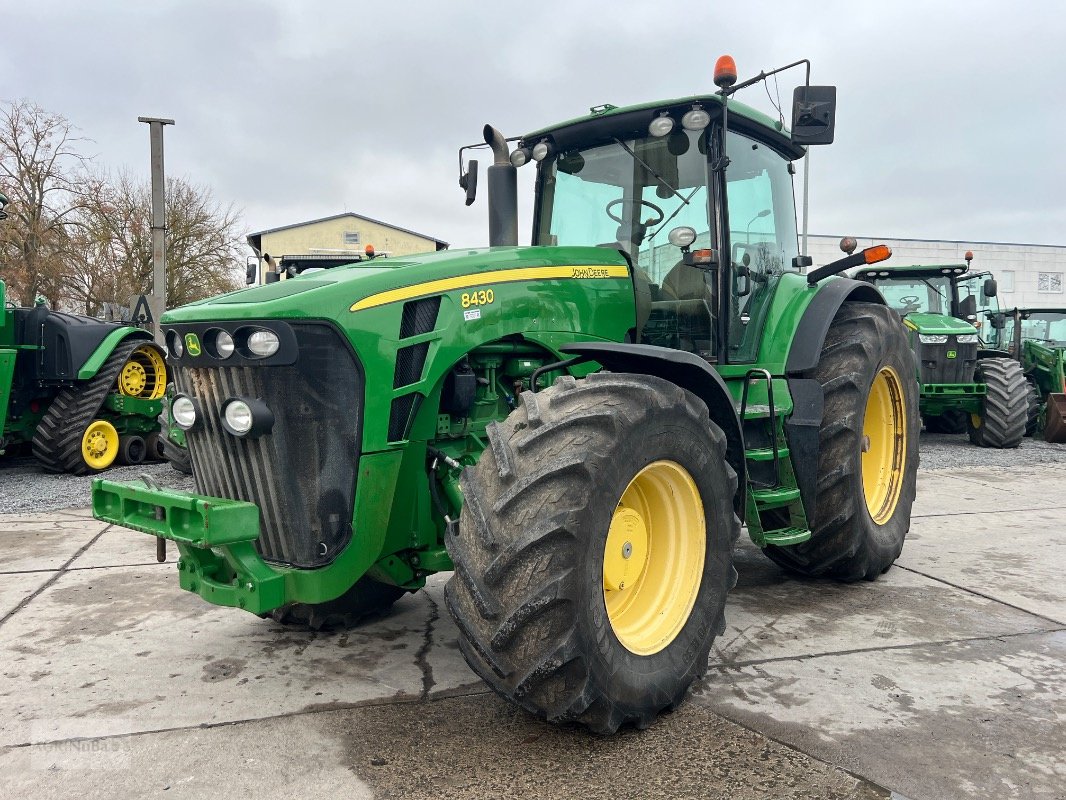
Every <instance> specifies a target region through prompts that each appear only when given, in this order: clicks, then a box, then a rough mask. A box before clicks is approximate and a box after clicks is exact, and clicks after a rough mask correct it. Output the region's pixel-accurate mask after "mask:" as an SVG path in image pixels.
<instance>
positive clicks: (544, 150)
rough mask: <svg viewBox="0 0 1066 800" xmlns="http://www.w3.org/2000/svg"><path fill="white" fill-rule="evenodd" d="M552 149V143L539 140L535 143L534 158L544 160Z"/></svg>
mask: <svg viewBox="0 0 1066 800" xmlns="http://www.w3.org/2000/svg"><path fill="white" fill-rule="evenodd" d="M551 151H552V148H551V145H550V144H548V143H547V142H537V143H536V144H535V145H533V160H534V161H543V160H544V159H546V158H547V157H548V155H549V154H550V153H551Z"/></svg>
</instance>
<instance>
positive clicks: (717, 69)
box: [714, 56, 737, 89]
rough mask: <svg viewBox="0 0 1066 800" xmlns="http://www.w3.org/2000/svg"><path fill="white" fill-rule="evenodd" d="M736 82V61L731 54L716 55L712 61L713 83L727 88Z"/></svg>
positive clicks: (721, 87)
mask: <svg viewBox="0 0 1066 800" xmlns="http://www.w3.org/2000/svg"><path fill="white" fill-rule="evenodd" d="M736 82H737V63H736V62H735V61H734V60H733V56H718V60H717V61H715V62H714V85H715V86H717V87H719V88H720V89H728V88H729V87H730V86H732V85H733V84H734V83H736Z"/></svg>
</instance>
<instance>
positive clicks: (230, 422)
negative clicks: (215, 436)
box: [223, 400, 252, 436]
mask: <svg viewBox="0 0 1066 800" xmlns="http://www.w3.org/2000/svg"><path fill="white" fill-rule="evenodd" d="M223 416H224V417H225V420H226V427H227V428H229V430H230V433H235V434H237V435H238V436H244V434H246V433H248V431H250V430H251V429H252V409H251V408H249V407H248V404H247V403H246V402H244V401H243V400H230V401H229V402H228V403H226V409H225V411H224V412H223Z"/></svg>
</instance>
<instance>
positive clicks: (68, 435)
mask: <svg viewBox="0 0 1066 800" xmlns="http://www.w3.org/2000/svg"><path fill="white" fill-rule="evenodd" d="M144 343H145V341H144V340H143V339H126V340H125V341H122V342H120V343H119V344H118V346H116V347H115V349H114V350H113V351H111V355H109V356H108V357H107V358H106V359H105V360H104V363H103V364H102V365H101V366H100V369H99V370H97V372H96V375H94V376H93V377H92V378H90V379H89V380H87V381H83V382H79V383H77V384H75V385H74V386H68V387H66V388H65V389H62V390H61V391H60V392H59V394H57V395H56V398H55V400H53V401H52V403H51V405H49V406H48V410H47V411H46V412H45V414H44V416H43V417H42V418H41V421H40V422H39V423H38V425H37V430H36V431H35V432H34V435H33V455H34V457H36V459H37V460H38V461H39V462H40V463H41V465H42V466H43V467H44V468H45V469H46V470H47V471H48V472H69V473H71V474H72V475H87V474H88V473H90V472H95V471H98V470H93V469H91V468H90V467H89V465H88V464H86V463H85V460H84V459H83V458H82V455H81V439H82V436H83V435H84V433H85V428H86V427H88V425H89V423H90V422H92V421H93V419H95V417H96V413H97V412H98V411H99V410H100V408H101V407H102V406H103V404H104V400H105V399H106V398H107V395H108V393H109V392H110V391H111V388H112V387H113V386H114V384H115V380H116V379H117V378H118V373H119V371H120V370H121V369H122V367H123V365H124V364H125V363H126V361H127V359H128V358H129V357H130V354H131V353H133V351H134V350H135V349H137V348H138V347H140V346H141V345H142V344H144Z"/></svg>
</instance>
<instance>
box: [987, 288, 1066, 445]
mask: <svg viewBox="0 0 1066 800" xmlns="http://www.w3.org/2000/svg"><path fill="white" fill-rule="evenodd" d="M999 324H1001V325H1002V328H1001V331H1002V337H1001V341H1002V342H1003V343H1004V346H1006V347H1007V348H1009V350H1010V352H1011V353H1012V354H1013V355H1014V356H1015V357H1017V359H1018V362H1019V363H1020V364H1021V366H1022V371H1023V372H1024V373H1025V379H1026V381H1028V389H1029V397H1030V415H1029V425H1028V427H1027V429H1026V433H1027V434H1029V435H1032V434H1034V433H1036V432H1038V431H1039V432H1040V433H1041V434H1042V435H1043V437H1044V439H1045V440H1046V441H1049V442H1066V309H1064V308H1014V309H1011V310H1010V311H1007V312H1005V314H1003V315H1002V322H1001V323H999Z"/></svg>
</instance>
